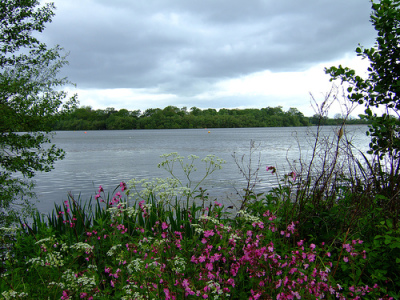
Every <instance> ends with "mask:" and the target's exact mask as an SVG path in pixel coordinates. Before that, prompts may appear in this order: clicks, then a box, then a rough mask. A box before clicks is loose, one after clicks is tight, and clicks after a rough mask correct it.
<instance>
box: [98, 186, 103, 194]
mask: <svg viewBox="0 0 400 300" xmlns="http://www.w3.org/2000/svg"><path fill="white" fill-rule="evenodd" d="M101 192H104V190H103V187H102V186H101V185H100V186H99V191H98V194H100V193H101Z"/></svg>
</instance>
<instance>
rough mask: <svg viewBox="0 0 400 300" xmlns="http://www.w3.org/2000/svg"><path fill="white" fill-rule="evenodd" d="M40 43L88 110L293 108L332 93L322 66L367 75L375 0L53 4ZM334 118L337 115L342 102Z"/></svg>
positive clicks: (71, 0) (62, 0) (73, 0)
mask: <svg viewBox="0 0 400 300" xmlns="http://www.w3.org/2000/svg"><path fill="white" fill-rule="evenodd" d="M53 2H54V3H55V5H56V7H57V9H56V11H55V13H56V16H55V17H54V19H53V22H52V23H50V24H48V26H47V28H46V30H45V31H44V33H43V36H42V39H43V41H45V42H46V43H47V44H48V45H49V46H54V45H56V44H59V45H61V46H62V47H64V48H65V50H67V51H68V52H69V53H70V54H69V57H68V60H69V66H67V67H65V68H64V69H63V73H64V74H65V75H67V76H68V77H69V79H70V80H71V81H72V82H74V83H76V85H77V86H76V88H73V87H69V88H68V90H70V91H71V93H75V92H76V93H78V96H79V100H80V104H81V106H83V105H85V106H91V107H92V108H94V109H104V108H107V107H114V108H116V109H121V108H126V109H128V110H136V109H140V110H142V111H144V110H146V109H147V108H157V107H158V108H164V107H165V106H168V105H174V106H177V107H179V108H181V107H183V106H186V107H187V108H188V109H190V108H191V107H193V106H196V107H198V108H201V109H206V108H216V109H219V108H262V107H267V106H272V107H275V106H278V105H281V106H282V107H283V109H284V110H287V109H288V108H290V107H296V108H297V109H299V110H300V111H301V112H303V113H304V114H305V115H313V114H314V111H313V110H312V107H311V104H310V93H312V94H313V95H314V97H315V98H316V99H317V100H318V101H319V100H321V101H322V99H323V96H324V95H325V94H326V93H327V92H328V91H329V89H330V86H331V83H330V82H329V76H328V75H325V74H324V71H323V70H324V67H330V66H332V65H338V64H342V65H344V66H349V67H353V68H355V69H357V70H359V72H361V74H363V72H364V70H365V68H366V62H364V61H361V60H360V59H359V58H357V57H356V55H355V52H354V50H355V48H356V47H357V45H358V44H359V43H360V44H361V45H364V46H366V47H370V46H372V45H373V43H374V41H375V37H376V32H375V31H374V29H373V27H372V25H371V23H370V21H369V16H370V12H371V3H370V1H368V0H335V1H332V0H53ZM333 110H334V111H333V112H332V114H334V113H337V112H340V108H339V107H338V106H337V107H335V108H334V109H333Z"/></svg>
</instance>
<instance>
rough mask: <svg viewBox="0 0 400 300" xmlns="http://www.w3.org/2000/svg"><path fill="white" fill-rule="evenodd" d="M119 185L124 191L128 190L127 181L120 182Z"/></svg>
mask: <svg viewBox="0 0 400 300" xmlns="http://www.w3.org/2000/svg"><path fill="white" fill-rule="evenodd" d="M119 186H120V187H121V191H122V192H123V191H125V190H126V184H125V182H120V183H119Z"/></svg>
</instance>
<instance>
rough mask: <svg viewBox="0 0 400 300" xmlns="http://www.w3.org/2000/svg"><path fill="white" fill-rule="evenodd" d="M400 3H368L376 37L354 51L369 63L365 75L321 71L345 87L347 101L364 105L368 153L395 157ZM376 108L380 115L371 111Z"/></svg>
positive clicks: (399, 106)
mask: <svg viewBox="0 0 400 300" xmlns="http://www.w3.org/2000/svg"><path fill="white" fill-rule="evenodd" d="M399 6H400V1H398V0H382V1H379V2H377V3H374V2H372V10H373V12H372V14H371V22H372V24H373V26H374V28H375V29H376V31H377V33H378V36H377V38H376V43H375V46H374V47H371V48H369V49H368V48H363V47H362V46H359V47H357V48H356V53H357V55H358V56H360V57H362V58H363V59H368V60H369V61H370V66H369V67H368V69H367V71H368V72H367V73H368V76H367V78H363V77H361V76H359V75H356V72H355V71H354V70H353V69H350V68H348V67H343V66H341V65H339V66H338V67H331V68H329V69H326V70H325V72H326V73H327V74H329V75H331V77H332V78H331V80H336V79H340V80H341V81H342V83H343V82H345V83H347V84H348V88H347V91H348V99H349V100H351V101H353V102H358V103H359V104H364V105H365V107H366V109H365V116H364V118H366V119H368V120H370V121H371V122H372V125H371V126H370V129H369V132H368V133H367V134H368V135H370V136H371V143H370V148H371V149H370V153H373V154H377V155H379V156H380V158H381V159H382V158H383V157H384V156H386V155H388V156H389V157H393V158H398V157H399V151H400V139H399V128H400V122H399V115H398V110H399V109H400V98H399V97H400V49H399V43H400V9H399ZM373 107H375V108H379V109H381V110H383V111H384V112H383V113H382V114H381V115H379V116H378V115H377V114H376V113H373V111H372V109H371V108H373Z"/></svg>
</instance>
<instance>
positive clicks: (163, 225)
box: [161, 222, 168, 230]
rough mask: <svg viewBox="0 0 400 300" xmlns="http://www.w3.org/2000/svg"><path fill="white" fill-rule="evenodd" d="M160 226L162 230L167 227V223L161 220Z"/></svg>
mask: <svg viewBox="0 0 400 300" xmlns="http://www.w3.org/2000/svg"><path fill="white" fill-rule="evenodd" d="M161 228H162V229H163V230H165V229H167V228H168V224H167V223H165V222H162V224H161Z"/></svg>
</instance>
